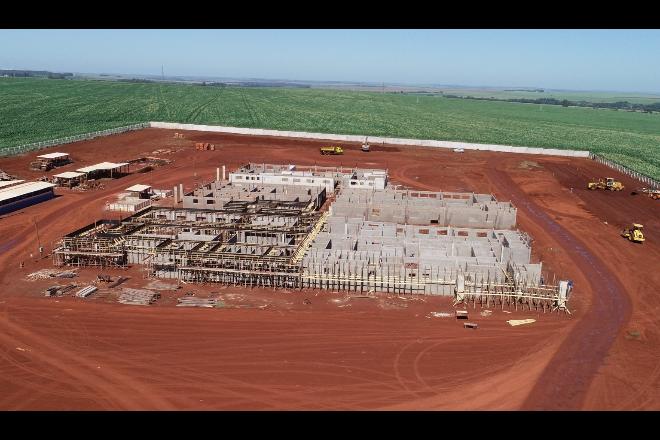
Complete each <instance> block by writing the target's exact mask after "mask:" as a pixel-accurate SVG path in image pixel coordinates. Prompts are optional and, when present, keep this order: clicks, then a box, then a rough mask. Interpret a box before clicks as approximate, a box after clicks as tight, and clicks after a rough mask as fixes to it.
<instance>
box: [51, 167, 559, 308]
mask: <svg viewBox="0 0 660 440" xmlns="http://www.w3.org/2000/svg"><path fill="white" fill-rule="evenodd" d="M219 177H220V176H219V171H218V180H216V181H214V182H211V183H209V184H206V185H202V186H200V187H199V188H196V189H195V190H193V191H191V192H189V193H186V194H183V193H182V191H181V190H180V189H179V192H178V195H177V194H176V193H177V192H176V189H175V207H157V206H152V207H151V208H149V209H147V210H144V211H142V212H140V213H137V214H134V215H132V216H130V217H128V218H126V219H124V220H123V221H111V220H101V221H98V222H96V223H95V224H92V225H88V226H86V227H84V228H82V229H80V230H78V231H75V232H73V233H71V234H68V235H67V236H65V237H63V239H62V240H61V242H60V243H59V244H58V245H57V247H56V249H55V250H54V253H53V256H54V263H55V264H56V265H66V266H102V267H112V266H115V267H125V266H127V265H135V264H137V265H141V266H142V267H143V268H144V273H145V276H146V277H157V278H171V279H178V280H182V281H185V282H198V283H224V284H230V285H240V286H246V287H247V286H253V287H270V288H290V289H291V288H313V289H314V288H315V289H329V290H334V291H354V292H365V293H367V292H391V293H397V294H426V295H453V296H454V297H455V299H456V300H457V301H459V302H465V301H472V302H475V303H476V302H486V303H489V304H490V303H492V304H502V305H504V304H505V303H508V304H516V305H517V304H520V303H524V304H527V305H529V306H530V307H532V306H533V307H536V308H539V307H541V308H543V310H546V308H547V309H551V308H554V309H556V308H559V309H564V310H565V305H566V304H565V303H566V299H567V296H568V293H569V289H568V284H567V283H566V282H560V283H557V285H555V284H554V282H552V283H548V282H547V280H546V279H544V275H543V271H542V265H541V263H533V262H532V261H531V243H530V242H531V240H530V239H529V237H528V236H527V235H526V234H524V233H522V232H520V231H516V230H514V229H513V228H514V227H515V224H516V208H515V207H514V206H512V205H511V203H508V202H500V201H497V200H496V199H495V198H494V197H493V196H492V195H486V194H472V193H450V192H430V191H413V190H407V189H393V188H392V187H391V186H389V185H388V178H387V171H386V170H363V169H345V168H339V167H323V168H321V167H305V168H300V167H296V166H294V165H270V164H261V165H257V164H249V165H246V166H245V167H242V168H241V169H239V170H237V171H235V172H233V173H230V174H229V179H228V180H225V179H224V170H223V176H222V177H223V179H220V178H219ZM328 198H331V200H330V201H328V200H326V199H328Z"/></svg>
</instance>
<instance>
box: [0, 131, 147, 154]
mask: <svg viewBox="0 0 660 440" xmlns="http://www.w3.org/2000/svg"><path fill="white" fill-rule="evenodd" d="M147 127H149V123H148V122H142V123H139V124H133V125H126V126H124V127H117V128H108V129H107V130H99V131H94V132H91V133H83V134H77V135H74V136H67V137H64V138H60V139H51V140H48V141H41V142H34V143H32V144H26V145H18V146H15V147H8V148H0V157H1V156H13V155H16V154H22V153H25V152H28V151H34V150H41V149H42V148H48V147H52V146H53V145H62V144H70V143H72V142H78V141H84V140H88V139H93V138H96V137H101V136H109V135H112V134H118V133H125V132H127V131H133V130H141V129H143V128H147Z"/></svg>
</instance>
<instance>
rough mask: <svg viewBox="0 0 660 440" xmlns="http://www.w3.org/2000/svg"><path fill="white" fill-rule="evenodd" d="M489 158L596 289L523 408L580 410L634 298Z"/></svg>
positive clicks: (502, 188) (502, 185)
mask: <svg viewBox="0 0 660 440" xmlns="http://www.w3.org/2000/svg"><path fill="white" fill-rule="evenodd" d="M500 164H501V161H497V160H494V159H491V160H489V161H488V166H487V171H486V175H487V177H488V179H489V180H491V182H492V183H493V184H494V186H495V187H496V188H498V191H499V192H500V193H501V194H503V195H504V196H505V198H507V199H508V200H510V201H511V202H512V203H513V204H514V205H515V206H516V208H517V209H518V210H519V211H522V212H524V213H525V214H526V215H527V216H528V217H529V218H530V219H531V220H532V221H533V222H535V223H536V224H538V225H539V226H541V227H542V228H543V229H544V230H546V231H548V232H549V233H551V234H552V235H553V237H554V238H556V239H558V240H560V243H561V246H562V247H563V248H564V249H565V250H566V251H567V252H568V253H569V254H570V255H571V256H572V257H573V261H574V262H575V264H576V266H577V267H578V268H579V270H580V271H582V272H583V273H584V274H585V275H586V276H587V279H589V283H590V284H591V287H592V291H593V292H594V293H595V294H594V298H593V301H592V304H591V307H590V308H589V310H588V311H587V312H586V313H585V314H584V316H583V317H582V319H581V320H580V321H579V322H578V323H577V324H576V325H575V327H574V329H573V330H572V332H571V333H570V334H569V335H568V337H567V338H566V339H565V340H564V342H563V343H562V345H561V346H560V348H559V350H558V351H557V353H556V354H555V355H554V357H553V358H552V359H551V360H550V362H549V363H548V365H547V366H546V368H545V370H544V372H543V374H542V375H541V376H540V378H539V381H538V382H537V383H536V385H535V386H534V388H533V389H532V391H531V392H530V394H529V396H528V398H527V400H526V401H525V403H524V404H523V409H553V410H568V409H580V408H581V406H582V404H583V402H584V399H585V397H586V394H587V392H588V390H589V386H590V385H591V383H592V381H593V379H594V377H595V375H596V374H597V371H598V368H599V367H600V366H601V365H602V364H603V363H604V361H605V358H606V357H607V353H608V351H609V349H610V347H611V346H612V344H613V343H614V340H615V338H616V336H617V335H618V333H619V331H620V329H621V328H622V327H623V325H624V323H625V322H627V321H628V319H629V317H630V314H631V304H630V299H629V298H628V296H627V295H626V291H625V289H624V287H623V286H622V285H621V283H620V282H619V280H618V279H617V278H616V277H615V276H614V275H613V274H612V273H611V272H609V270H608V269H607V266H606V265H605V264H604V263H603V262H602V261H601V260H600V258H599V257H598V256H596V255H594V254H592V253H591V252H590V251H589V250H588V248H587V247H586V246H585V245H584V244H583V243H582V242H581V241H580V240H578V239H577V237H575V236H574V235H573V234H572V233H570V232H569V231H567V230H566V229H564V228H563V227H562V226H561V225H559V224H558V223H557V222H555V221H554V220H553V219H552V218H550V216H549V215H548V214H547V213H545V212H544V211H543V210H542V209H541V208H539V206H538V205H536V204H535V203H534V202H532V201H531V200H530V199H529V197H528V196H527V195H526V194H525V193H524V192H523V191H522V190H521V189H520V188H519V187H518V186H517V185H516V184H515V182H513V180H512V179H511V178H510V177H509V176H508V175H507V174H506V173H505V172H504V171H502V170H500V169H499V167H498V165H500Z"/></svg>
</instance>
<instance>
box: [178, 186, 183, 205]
mask: <svg viewBox="0 0 660 440" xmlns="http://www.w3.org/2000/svg"><path fill="white" fill-rule="evenodd" d="M179 201H180V202H182V201H183V183H179Z"/></svg>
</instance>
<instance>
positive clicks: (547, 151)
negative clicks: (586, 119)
mask: <svg viewBox="0 0 660 440" xmlns="http://www.w3.org/2000/svg"><path fill="white" fill-rule="evenodd" d="M149 126H150V127H152V128H166V129H173V130H195V131H211V132H218V133H233V134H244V135H253V136H280V137H291V138H303V139H324V140H331V141H346V142H363V141H364V137H365V135H344V134H327V133H308V132H304V131H280V130H266V129H261V128H240V127H223V126H219V125H197V124H177V123H173V122H150V123H149ZM369 141H370V143H371V144H378V143H383V142H384V143H386V144H391V145H411V146H418V147H435V148H451V149H454V148H464V149H466V150H488V151H500V152H504V153H525V154H542V155H548V156H568V157H589V152H588V151H577V150H558V149H556V148H534V147H514V146H510V145H495V144H475V143H468V142H451V141H437V140H422V139H405V138H390V137H378V136H371V135H369Z"/></svg>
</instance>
